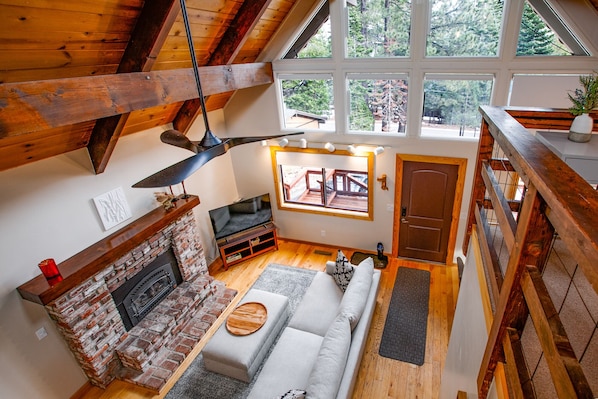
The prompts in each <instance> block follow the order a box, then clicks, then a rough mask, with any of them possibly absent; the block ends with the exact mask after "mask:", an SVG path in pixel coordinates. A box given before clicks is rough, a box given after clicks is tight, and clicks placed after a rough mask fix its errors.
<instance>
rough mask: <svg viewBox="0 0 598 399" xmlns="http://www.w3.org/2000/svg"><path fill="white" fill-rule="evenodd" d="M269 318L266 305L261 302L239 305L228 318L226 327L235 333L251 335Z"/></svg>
mask: <svg viewBox="0 0 598 399" xmlns="http://www.w3.org/2000/svg"><path fill="white" fill-rule="evenodd" d="M267 319H268V311H267V310H266V307H265V306H264V305H263V304H261V303H259V302H247V303H244V304H242V305H239V306H237V307H236V308H235V310H233V312H232V313H231V314H230V316H228V318H227V319H226V329H227V330H228V331H229V332H230V333H231V334H233V335H249V334H253V333H254V332H256V331H257V330H259V329H260V328H261V327H262V326H263V325H264V323H265V322H266V320H267Z"/></svg>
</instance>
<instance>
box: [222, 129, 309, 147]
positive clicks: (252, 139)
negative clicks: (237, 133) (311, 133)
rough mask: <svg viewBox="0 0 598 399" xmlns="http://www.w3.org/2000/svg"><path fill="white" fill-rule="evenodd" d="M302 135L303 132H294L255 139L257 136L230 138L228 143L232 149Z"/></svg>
mask: <svg viewBox="0 0 598 399" xmlns="http://www.w3.org/2000/svg"><path fill="white" fill-rule="evenodd" d="M303 133H304V132H295V133H286V134H277V135H273V136H260V137H257V136H254V137H231V138H230V139H228V140H229V142H230V146H231V147H234V146H236V145H241V144H248V143H255V142H256V141H262V140H270V139H276V138H279V137H285V136H295V135H297V134H303Z"/></svg>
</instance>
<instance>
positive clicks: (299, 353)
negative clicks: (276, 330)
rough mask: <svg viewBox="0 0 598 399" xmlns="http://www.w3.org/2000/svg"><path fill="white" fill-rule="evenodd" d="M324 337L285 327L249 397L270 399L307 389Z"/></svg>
mask: <svg viewBox="0 0 598 399" xmlns="http://www.w3.org/2000/svg"><path fill="white" fill-rule="evenodd" d="M323 339H324V338H323V337H321V336H319V335H316V334H312V333H309V332H305V331H300V330H296V329H294V328H290V327H287V328H285V329H284V330H283V332H282V335H281V336H280V339H279V340H278V342H276V345H275V346H274V348H273V349H272V353H271V354H270V355H269V356H268V360H266V362H265V363H264V367H263V368H262V370H261V371H260V373H259V374H258V376H257V379H256V380H255V384H254V385H253V388H252V389H251V392H250V393H249V396H248V397H247V398H248V399H270V398H275V397H277V396H278V395H280V394H281V393H283V392H286V391H288V390H289V389H305V387H306V386H307V381H308V379H309V374H310V372H311V369H312V367H313V365H314V363H315V362H316V358H317V357H318V351H319V350H320V346H321V345H322V341H323Z"/></svg>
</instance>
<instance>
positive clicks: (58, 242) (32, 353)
mask: <svg viewBox="0 0 598 399" xmlns="http://www.w3.org/2000/svg"><path fill="white" fill-rule="evenodd" d="M200 119H201V118H200ZM210 122H211V124H212V125H213V126H211V127H212V130H213V131H215V132H221V131H224V130H225V126H224V120H223V113H222V112H221V111H218V112H213V113H210ZM162 130H163V129H152V130H148V131H145V132H142V133H139V134H134V135H130V136H125V137H123V138H121V139H120V140H119V142H118V144H117V146H116V149H115V151H114V153H113V155H112V157H111V159H110V162H109V164H108V167H107V168H106V172H104V173H102V174H100V175H95V174H94V173H93V172H91V166H90V162H89V158H88V156H87V152H86V151H85V150H77V151H73V152H71V153H68V154H65V155H60V156H56V157H53V158H50V159H46V160H42V161H38V162H35V163H32V164H29V165H25V166H21V167H18V168H14V169H10V170H7V171H3V172H1V173H0V187H2V188H3V190H4V191H3V193H2V195H1V196H0V221H1V223H0V236H1V237H2V239H1V240H0V274H1V275H2V279H0V397H2V398H13V399H18V398H48V399H52V398H57V399H58V398H60V399H63V398H68V397H70V396H71V395H72V394H73V393H74V392H75V391H76V390H78V389H79V388H80V387H81V386H82V385H83V384H84V383H85V382H86V377H85V376H84V374H83V372H82V371H81V369H80V368H79V366H78V363H77V362H76V360H75V359H74V357H73V356H72V355H71V353H70V351H69V350H68V348H67V347H66V344H65V343H64V341H63V340H62V338H61V336H60V335H59V333H58V332H57V330H56V329H55V327H54V325H53V322H52V321H51V320H50V318H49V317H48V315H47V313H46V311H45V309H44V308H43V307H42V306H41V305H38V304H34V303H31V302H28V301H24V300H23V299H21V297H20V296H19V294H18V293H17V291H16V288H17V287H18V286H19V285H21V284H23V283H25V282H26V281H28V280H29V279H31V278H33V277H35V276H36V275H38V274H40V271H39V268H38V266H37V264H38V263H39V261H41V260H43V259H46V258H54V259H55V260H56V262H57V263H58V262H61V261H63V260H65V259H67V258H69V257H70V256H72V255H74V254H75V253H77V252H79V251H81V250H83V249H84V248H86V247H88V246H89V245H91V244H93V243H95V242H97V241H99V240H101V239H102V238H104V237H105V236H107V235H109V234H111V233H112V232H114V231H116V230H118V229H119V228H120V227H122V226H124V225H125V224H127V223H129V222H131V221H133V220H134V219H137V218H138V217H140V216H142V215H144V214H145V213H147V212H149V211H150V210H151V209H153V208H155V207H156V206H158V204H157V203H156V202H155V200H154V195H153V192H154V191H157V190H154V189H133V188H131V185H132V184H134V183H136V182H137V181H139V180H141V179H142V178H144V177H146V176H148V175H150V174H153V173H154V172H156V171H158V170H160V169H162V168H164V167H166V166H168V165H170V164H173V163H175V162H177V161H179V160H182V159H184V158H187V157H189V156H191V155H192V154H191V153H190V152H188V151H186V150H183V149H180V148H176V147H172V146H168V145H166V144H163V143H161V142H160V141H159V134H160V132H161V131H162ZM202 136H203V127H202V122H201V121H199V123H197V124H196V125H195V126H194V127H193V131H192V133H190V137H191V138H192V139H199V138H201V137H202ZM231 176H232V164H231V161H230V155H229V154H225V155H223V156H221V157H219V158H217V159H215V160H213V161H211V162H210V163H209V164H207V165H205V166H204V167H203V168H202V169H200V170H199V171H198V172H197V173H196V174H195V175H193V176H192V177H191V178H189V179H188V180H187V181H186V187H187V191H188V192H189V193H191V194H196V195H199V197H200V201H201V204H200V205H199V206H197V207H196V208H195V215H196V218H197V219H198V221H199V222H200V223H199V226H200V235H201V238H202V242H203V243H204V246H205V248H206V251H207V256H208V258H210V259H214V258H215V257H216V254H217V251H216V250H215V247H214V246H213V245H212V240H213V239H212V230H211V226H210V224H209V219H208V216H207V211H208V209H211V208H215V207H217V206H220V205H223V204H225V203H228V202H230V201H232V200H234V199H236V198H237V196H238V193H237V189H236V186H235V181H234V179H233V178H232V177H231ZM116 187H122V188H123V190H124V192H125V196H126V198H127V201H128V203H129V205H130V207H131V210H132V213H133V217H132V218H131V219H129V220H128V221H126V222H124V223H123V224H121V225H119V226H116V227H114V228H112V229H110V230H109V231H103V227H102V224H101V221H100V219H99V217H98V215H97V212H96V210H95V207H94V205H93V200H92V199H93V198H94V197H95V196H97V195H99V194H103V193H105V192H107V191H110V190H112V189H114V188H116ZM175 189H176V190H177V193H179V192H180V191H178V190H179V188H178V187H176V188H175ZM41 327H44V328H45V329H46V330H47V331H48V337H47V338H45V339H43V340H41V341H38V339H37V337H36V335H35V331H36V330H37V329H39V328H41Z"/></svg>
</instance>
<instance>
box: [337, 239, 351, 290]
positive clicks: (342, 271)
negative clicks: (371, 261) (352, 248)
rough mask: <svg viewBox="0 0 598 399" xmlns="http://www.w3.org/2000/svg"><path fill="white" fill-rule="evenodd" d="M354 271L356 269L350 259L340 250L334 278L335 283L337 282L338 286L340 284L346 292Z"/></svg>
mask: <svg viewBox="0 0 598 399" xmlns="http://www.w3.org/2000/svg"><path fill="white" fill-rule="evenodd" d="M354 271H355V268H354V267H353V265H352V264H351V262H349V259H347V257H346V256H345V254H344V253H343V251H341V250H340V249H339V250H338V253H337V255H336V268H335V269H334V272H333V273H332V277H334V281H336V284H338V286H339V287H340V288H341V290H343V291H345V290H346V289H347V286H348V285H349V282H350V281H351V277H353V273H354Z"/></svg>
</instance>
